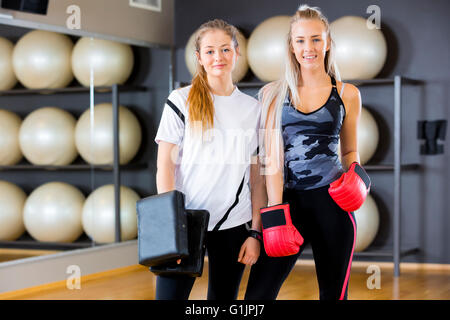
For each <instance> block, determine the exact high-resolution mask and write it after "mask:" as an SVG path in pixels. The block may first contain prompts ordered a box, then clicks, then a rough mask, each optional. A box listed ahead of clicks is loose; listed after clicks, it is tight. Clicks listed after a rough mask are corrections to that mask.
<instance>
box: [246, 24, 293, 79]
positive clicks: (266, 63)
mask: <svg viewBox="0 0 450 320" xmlns="http://www.w3.org/2000/svg"><path fill="white" fill-rule="evenodd" d="M290 20H291V17H289V16H275V17H272V18H269V19H267V20H264V21H263V22H262V23H260V24H259V25H258V26H257V27H256V28H255V30H253V32H252V33H251V35H250V38H249V39H248V44H247V58H248V64H249V65H250V69H251V70H252V71H253V73H254V74H255V75H256V76H257V77H258V78H259V79H260V80H261V81H275V80H278V79H279V78H280V76H281V75H282V73H283V72H284V60H285V57H286V50H287V49H286V42H287V36H288V33H289V28H290Z"/></svg>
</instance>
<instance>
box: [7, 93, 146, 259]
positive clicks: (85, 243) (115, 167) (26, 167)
mask: <svg viewBox="0 0 450 320" xmlns="http://www.w3.org/2000/svg"><path fill="white" fill-rule="evenodd" d="M146 90H147V88H146V87H142V86H121V85H117V84H115V85H112V86H104V87H95V88H88V87H78V86H77V87H66V88H61V89H23V88H19V89H12V90H4V91H0V96H13V95H43V94H45V95H49V94H66V93H90V94H91V95H92V94H93V93H97V94H111V103H112V107H113V133H114V135H113V139H114V141H113V148H114V158H113V163H112V164H110V165H92V164H89V163H86V162H84V161H77V160H76V161H75V162H74V163H72V164H69V165H63V166H52V165H32V164H30V163H27V162H26V161H22V162H21V163H19V164H17V165H9V166H0V174H1V172H2V171H87V170H103V171H112V173H113V183H114V196H115V197H114V198H115V242H120V241H121V233H120V171H121V170H141V169H146V168H147V167H148V164H147V163H130V164H127V165H119V117H118V110H119V105H120V103H119V93H120V92H129V91H146ZM96 245H99V244H97V243H95V242H94V241H92V240H91V239H89V238H88V237H87V236H86V235H85V234H84V233H83V235H82V236H81V237H80V238H79V239H77V240H76V241H74V242H72V243H57V242H40V241H36V240H34V239H33V238H31V236H30V235H28V233H25V234H24V235H22V236H21V237H20V238H19V239H17V240H14V241H0V248H20V249H46V250H72V249H79V248H86V247H91V246H96Z"/></svg>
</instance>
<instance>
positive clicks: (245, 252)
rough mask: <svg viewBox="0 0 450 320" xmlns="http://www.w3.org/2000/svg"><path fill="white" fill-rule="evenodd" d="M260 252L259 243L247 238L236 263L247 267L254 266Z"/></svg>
mask: <svg viewBox="0 0 450 320" xmlns="http://www.w3.org/2000/svg"><path fill="white" fill-rule="evenodd" d="M260 250H261V245H260V243H259V241H258V240H257V239H255V238H252V237H248V238H247V240H245V241H244V243H243V244H242V246H241V251H240V252H239V257H238V262H240V263H243V264H246V265H249V266H251V265H254V264H255V263H256V261H258V258H259V252H260Z"/></svg>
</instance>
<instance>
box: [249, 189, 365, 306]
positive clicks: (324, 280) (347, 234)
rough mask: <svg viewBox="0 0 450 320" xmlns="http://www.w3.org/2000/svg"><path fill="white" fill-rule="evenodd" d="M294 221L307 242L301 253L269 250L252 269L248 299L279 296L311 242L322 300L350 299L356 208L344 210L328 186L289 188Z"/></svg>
mask: <svg viewBox="0 0 450 320" xmlns="http://www.w3.org/2000/svg"><path fill="white" fill-rule="evenodd" d="M283 198H284V199H283V201H284V202H289V205H290V212H291V218H292V223H293V224H294V225H295V227H296V228H297V230H298V231H299V232H300V234H301V235H302V236H303V238H304V240H305V242H304V243H303V245H302V246H301V248H300V251H299V253H297V254H295V255H292V256H287V257H280V258H272V257H268V256H267V255H266V254H265V250H261V255H260V257H259V259H258V261H257V263H256V264H255V265H253V266H252V269H251V271H250V277H249V282H248V285H247V291H246V294H245V299H246V300H275V299H276V297H277V295H278V292H279V291H280V288H281V285H282V284H283V282H284V280H286V278H287V276H288V275H289V273H290V272H291V270H292V268H293V267H294V265H295V262H296V261H297V258H298V257H299V255H300V254H301V252H302V251H303V249H304V248H305V245H306V244H308V243H310V244H311V247H312V250H313V256H314V261H315V265H316V274H317V281H318V284H319V291H320V299H321V300H338V299H347V288H348V280H349V277H350V268H351V262H352V256H353V250H354V243H355V239H356V224H355V219H354V215H353V213H352V212H350V213H347V212H345V211H343V210H342V209H341V208H340V207H339V206H338V205H337V204H336V203H335V202H334V201H333V199H332V198H331V197H330V195H329V194H328V186H325V187H321V188H317V189H313V190H304V191H293V190H286V191H285V192H284V194H283Z"/></svg>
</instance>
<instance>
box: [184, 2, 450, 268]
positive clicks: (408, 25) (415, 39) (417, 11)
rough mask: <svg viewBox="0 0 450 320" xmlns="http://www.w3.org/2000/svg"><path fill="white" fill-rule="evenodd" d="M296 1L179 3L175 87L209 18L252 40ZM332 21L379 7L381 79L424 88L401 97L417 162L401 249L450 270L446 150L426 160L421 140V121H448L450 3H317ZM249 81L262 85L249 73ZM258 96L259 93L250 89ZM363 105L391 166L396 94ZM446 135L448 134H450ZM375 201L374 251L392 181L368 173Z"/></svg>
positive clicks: (406, 188) (382, 236)
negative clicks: (187, 51)
mask: <svg viewBox="0 0 450 320" xmlns="http://www.w3.org/2000/svg"><path fill="white" fill-rule="evenodd" d="M300 3H302V2H299V1H295V0H283V1H276V2H275V1H272V0H245V1H238V0H229V1H207V0H192V1H182V0H181V1H180V0H178V1H176V3H175V45H176V48H177V51H176V80H178V81H189V79H190V74H189V72H188V71H187V68H186V66H185V62H184V47H185V45H186V42H187V40H188V38H189V36H190V35H191V33H192V32H194V31H195V29H196V28H197V27H198V26H199V25H200V24H201V23H203V22H205V21H207V20H209V19H211V18H222V19H225V20H227V21H228V22H230V23H232V24H234V25H235V26H236V27H238V28H239V29H241V30H242V31H243V33H244V34H245V35H246V36H247V37H248V36H249V35H250V34H251V32H252V30H253V29H254V28H255V27H256V26H257V25H258V24H259V23H260V22H262V21H263V20H264V19H267V18H269V17H271V16H275V15H291V14H293V13H294V12H295V10H296V8H297V7H298V5H299V4H300ZM307 3H308V4H309V5H312V6H319V7H320V8H321V9H322V10H323V12H324V13H325V15H326V16H327V17H328V19H329V21H330V22H332V21H334V20H336V19H337V18H339V17H342V16H346V15H358V16H363V17H368V16H369V14H367V13H366V9H367V7H368V6H369V5H373V4H376V5H378V6H379V7H380V8H381V24H382V26H381V27H382V29H381V30H382V32H383V33H384V35H385V37H386V39H387V41H388V59H387V62H386V64H385V67H384V68H383V70H382V71H381V73H380V75H379V76H378V77H385V78H392V77H393V76H394V75H397V74H399V75H403V76H406V77H410V78H415V79H421V80H424V81H425V84H424V85H422V86H406V87H405V88H404V90H403V102H404V104H403V115H404V116H403V119H402V125H403V132H402V139H403V149H402V153H403V155H402V160H403V162H404V163H420V164H421V165H422V169H421V170H420V171H409V172H404V174H403V176H402V182H403V190H402V198H403V201H402V206H403V211H402V242H403V244H404V247H405V248H409V247H419V248H420V252H419V253H418V254H416V255H414V256H408V257H405V258H404V259H403V260H402V261H418V262H430V263H450V246H449V243H450V236H449V233H448V230H449V226H450V221H449V220H450V219H449V209H448V199H449V198H450V192H449V183H448V180H449V179H450V170H449V167H448V164H449V163H450V162H449V156H448V152H449V150H450V149H449V148H450V141H449V139H447V141H445V154H444V155H435V156H422V155H420V154H419V150H420V144H421V141H419V140H417V138H416V136H417V133H416V132H417V121H418V120H435V119H448V113H449V108H450V105H449V94H448V92H449V90H450V72H449V71H450V62H449V61H450V59H449V58H448V57H449V54H450V42H449V37H448V32H449V31H450V20H449V19H448V12H450V2H449V1H446V0H432V1H421V0H395V1H392V0H383V1H374V0H340V1H325V0H322V1H321V0H316V1H309V2H307ZM244 80H245V81H254V80H255V81H257V79H256V78H255V77H254V76H253V75H252V74H251V71H250V72H249V74H248V75H247V77H246V78H245V79H244ZM246 91H247V92H248V93H249V94H255V93H256V90H246ZM360 91H361V94H362V100H363V105H364V106H365V107H367V108H368V109H369V110H370V111H371V112H372V114H373V115H374V116H375V118H376V120H377V122H378V125H379V127H380V133H381V137H380V138H381V141H380V145H379V147H378V150H377V153H376V154H375V156H374V157H373V159H372V161H371V163H373V164H379V163H391V164H392V163H393V159H394V154H393V116H394V113H393V88H392V87H389V86H376V87H360ZM447 136H448V134H447ZM370 174H371V177H372V180H373V188H372V195H373V196H374V197H375V200H376V201H377V204H378V206H379V208H380V210H381V226H380V230H379V233H378V235H377V238H376V239H375V241H374V243H373V244H374V245H377V246H381V247H385V248H390V247H391V245H392V233H391V228H392V223H393V221H392V212H393V188H392V186H393V175H392V173H391V172H371V173H370Z"/></svg>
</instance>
